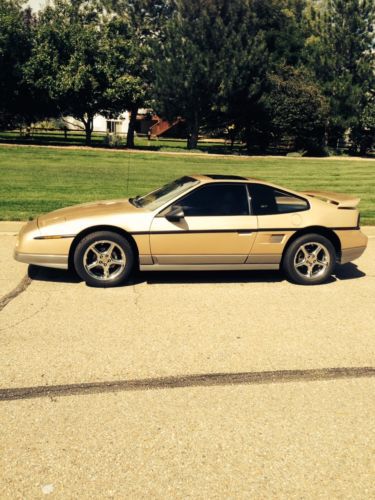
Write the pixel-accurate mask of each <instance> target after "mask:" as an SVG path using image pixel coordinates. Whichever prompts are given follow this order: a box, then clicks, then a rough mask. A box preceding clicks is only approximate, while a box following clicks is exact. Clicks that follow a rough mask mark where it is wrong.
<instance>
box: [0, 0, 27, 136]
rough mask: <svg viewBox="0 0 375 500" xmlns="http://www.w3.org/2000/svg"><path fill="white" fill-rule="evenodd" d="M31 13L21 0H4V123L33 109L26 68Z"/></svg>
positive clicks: (0, 3) (0, 60)
mask: <svg viewBox="0 0 375 500" xmlns="http://www.w3.org/2000/svg"><path fill="white" fill-rule="evenodd" d="M31 21H32V19H31V13H30V10H27V11H23V10H22V3H21V2H20V1H18V0H16V1H14V0H0V126H2V127H9V126H14V125H17V124H18V123H20V122H23V121H24V120H26V121H27V119H28V116H29V115H30V113H31V112H32V107H31V100H30V94H29V89H28V88H27V86H26V85H25V82H24V80H23V73H22V68H23V65H24V64H25V62H26V60H27V58H28V56H29V54H30V50H31V24H32V23H31Z"/></svg>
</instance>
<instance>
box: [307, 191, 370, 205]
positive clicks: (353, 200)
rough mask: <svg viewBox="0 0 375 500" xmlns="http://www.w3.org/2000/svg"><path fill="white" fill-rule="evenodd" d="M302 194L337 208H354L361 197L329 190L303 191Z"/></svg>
mask: <svg viewBox="0 0 375 500" xmlns="http://www.w3.org/2000/svg"><path fill="white" fill-rule="evenodd" d="M303 194H306V195H307V196H312V197H313V198H319V199H320V200H323V201H326V202H327V203H331V204H332V205H337V208H356V207H357V206H358V204H359V202H360V201H361V198H358V197H356V196H352V195H350V194H341V193H333V192H331V191H304V192H303Z"/></svg>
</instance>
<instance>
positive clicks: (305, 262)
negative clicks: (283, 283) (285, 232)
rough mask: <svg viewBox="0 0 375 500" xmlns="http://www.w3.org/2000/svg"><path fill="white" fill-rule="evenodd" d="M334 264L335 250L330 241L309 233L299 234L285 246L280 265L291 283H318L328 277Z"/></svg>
mask: <svg viewBox="0 0 375 500" xmlns="http://www.w3.org/2000/svg"><path fill="white" fill-rule="evenodd" d="M319 248H321V250H319ZM315 254H316V255H315ZM314 259H315V262H314ZM335 265H336V251H335V248H334V246H333V244H332V243H331V241H330V240H329V239H328V238H326V237H324V236H322V235H320V234H313V233H311V234H304V235H303V236H300V237H299V238H297V239H296V240H295V241H293V242H292V243H291V244H290V245H289V246H288V247H287V249H286V251H285V253H284V255H283V260H282V265H281V267H282V270H283V271H284V273H285V274H286V276H287V278H288V279H289V280H290V281H292V282H293V283H297V284H299V285H319V284H321V283H324V282H325V281H327V280H328V279H329V277H330V276H331V274H332V273H333V271H334V268H335Z"/></svg>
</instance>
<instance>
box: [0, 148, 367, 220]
mask: <svg viewBox="0 0 375 500" xmlns="http://www.w3.org/2000/svg"><path fill="white" fill-rule="evenodd" d="M189 173H220V174H237V175H245V176H249V177H258V178H260V179H264V180H269V181H272V182H275V183H277V184H280V185H282V186H285V187H286V188H287V187H289V188H291V189H296V190H302V191H303V190H307V189H322V190H323V189H324V190H331V191H337V192H343V193H350V194H354V195H358V196H360V197H361V199H362V201H361V204H360V209H361V213H362V223H363V224H375V161H374V160H350V159H339V158H337V159H332V158H330V159H306V158H280V157H263V158H262V157H236V156H231V157H212V156H208V155H207V156H205V155H196V154H191V155H188V154H186V155H177V154H176V155H173V154H169V155H167V154H166V155H163V154H160V153H142V152H138V153H128V152H115V151H108V150H68V149H63V148H62V149H48V148H43V147H32V148H28V147H14V146H13V147H6V146H2V147H0V176H1V177H0V179H1V181H0V220H26V219H28V218H32V217H35V216H37V215H38V214H40V213H43V212H48V211H50V210H54V209H56V208H62V207H65V206H68V205H73V204H76V203H83V202H87V201H91V200H100V199H113V198H124V197H127V196H134V195H136V194H143V193H145V192H147V191H150V190H151V189H154V188H155V187H158V186H160V185H161V184H163V183H165V182H167V181H169V180H171V179H174V178H176V177H179V176H181V175H185V174H189Z"/></svg>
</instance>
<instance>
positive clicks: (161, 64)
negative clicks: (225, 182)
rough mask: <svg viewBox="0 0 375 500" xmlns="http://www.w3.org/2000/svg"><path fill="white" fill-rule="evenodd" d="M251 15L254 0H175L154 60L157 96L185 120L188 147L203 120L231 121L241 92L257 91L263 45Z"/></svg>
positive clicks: (167, 112) (166, 110)
mask: <svg viewBox="0 0 375 500" xmlns="http://www.w3.org/2000/svg"><path fill="white" fill-rule="evenodd" d="M252 21H253V15H252V11H251V1H250V0H249V1H248V0H232V1H229V0H210V1H206V0H193V1H191V0H176V1H175V2H174V10H173V13H172V15H171V19H170V20H169V21H168V22H167V25H166V29H165V39H164V42H163V45H162V47H161V48H160V53H159V54H158V55H159V57H158V58H157V60H156V63H155V73H156V79H155V97H156V103H157V110H158V112H160V113H161V114H162V115H164V116H166V117H167V118H169V119H172V118H177V117H182V118H184V119H185V120H186V123H187V129H188V142H187V146H188V148H189V149H193V148H196V146H197V141H198V135H199V129H200V127H201V126H202V125H203V124H205V123H207V122H210V121H211V122H212V121H218V120H226V121H229V120H230V119H231V114H232V113H231V110H232V109H234V108H235V107H236V104H237V102H238V98H239V97H240V94H241V92H242V93H245V95H246V96H248V95H249V94H250V95H252V94H253V93H254V92H256V91H257V89H256V86H257V83H258V80H259V76H258V74H259V72H258V71H257V70H258V69H259V61H261V60H262V59H263V55H262V49H263V48H264V47H263V43H262V40H260V39H258V38H257V36H256V34H254V33H253V30H252V24H253V23H252ZM253 35H254V36H253ZM249 66H250V67H249ZM239 68H242V71H238V69H239ZM244 68H246V69H247V70H248V71H247V72H246V71H245V70H244ZM230 99H232V101H231V103H230V102H229V101H230ZM242 104H243V103H242Z"/></svg>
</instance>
